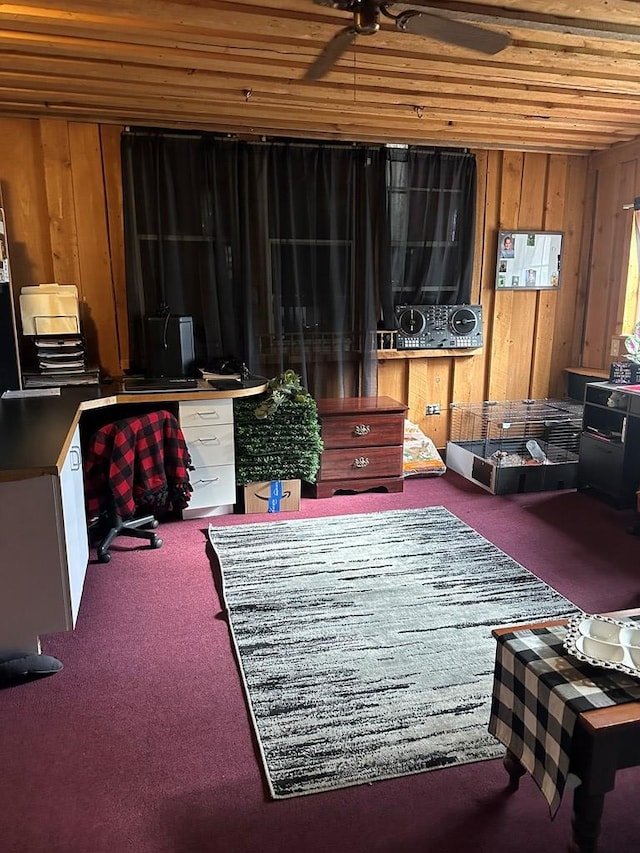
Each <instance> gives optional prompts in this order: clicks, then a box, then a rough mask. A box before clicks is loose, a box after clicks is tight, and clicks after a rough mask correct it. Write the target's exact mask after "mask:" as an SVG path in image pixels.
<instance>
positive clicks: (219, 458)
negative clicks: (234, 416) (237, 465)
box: [182, 424, 233, 468]
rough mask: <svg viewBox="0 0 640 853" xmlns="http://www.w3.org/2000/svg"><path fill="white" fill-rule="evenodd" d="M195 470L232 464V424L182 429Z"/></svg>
mask: <svg viewBox="0 0 640 853" xmlns="http://www.w3.org/2000/svg"><path fill="white" fill-rule="evenodd" d="M182 434H183V435H184V438H185V441H186V442H187V447H188V448H189V453H190V455H191V461H192V463H193V465H194V467H195V468H205V467H206V466H208V465H229V464H231V463H232V462H233V424H220V425H219V426H201V427H184V428H183V429H182Z"/></svg>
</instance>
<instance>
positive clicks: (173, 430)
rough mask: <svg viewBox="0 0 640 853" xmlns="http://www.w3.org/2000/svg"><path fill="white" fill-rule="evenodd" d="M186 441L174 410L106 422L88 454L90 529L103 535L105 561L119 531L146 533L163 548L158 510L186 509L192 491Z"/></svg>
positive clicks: (152, 544) (100, 549) (99, 551)
mask: <svg viewBox="0 0 640 853" xmlns="http://www.w3.org/2000/svg"><path fill="white" fill-rule="evenodd" d="M191 467H192V466H191V459H190V457H189V453H188V450H187V445H186V442H185V440H184V436H183V435H182V431H181V430H180V427H179V425H178V421H177V418H176V417H175V415H173V414H171V412H168V411H165V410H160V411H155V412H149V413H148V414H144V415H137V416H134V417H129V418H121V419H120V420H117V421H113V422H112V423H108V424H105V425H104V426H102V427H101V428H100V429H99V430H97V432H96V433H94V435H93V436H92V438H91V440H90V442H89V446H88V448H87V449H86V451H85V454H84V476H85V501H86V509H87V519H88V521H89V529H90V530H91V529H92V528H97V530H98V531H99V534H100V536H101V537H102V538H101V540H100V542H99V544H98V546H97V551H96V553H97V558H98V561H99V562H101V563H108V562H109V561H110V559H111V553H110V550H109V549H110V547H111V544H112V543H113V541H114V539H116V537H118V536H130V537H138V538H142V539H147V540H148V541H149V547H150V548H160V547H161V546H162V539H160V537H159V536H158V535H157V534H156V533H155V532H154V531H155V528H156V527H158V520H157V519H156V517H155V514H154V513H155V512H157V511H159V510H166V509H184V508H185V507H186V506H187V504H188V502H189V498H190V497H191V491H192V489H191V484H190V482H189V474H188V471H189V468H191Z"/></svg>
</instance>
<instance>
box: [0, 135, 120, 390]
mask: <svg viewBox="0 0 640 853" xmlns="http://www.w3.org/2000/svg"><path fill="white" fill-rule="evenodd" d="M120 132H121V128H120V127H116V126H100V125H96V124H91V123H83V122H66V121H59V120H51V119H43V120H37V119H33V120H31V119H0V183H1V185H2V192H3V200H4V205H5V212H6V219H7V234H8V240H9V260H10V265H11V274H12V284H13V289H14V293H15V296H16V305H18V298H19V293H20V289H21V288H22V287H24V286H26V285H31V284H42V283H45V282H57V283H58V284H75V285H76V286H77V287H78V295H79V299H80V315H81V321H82V328H83V331H84V333H85V336H86V339H87V351H88V354H89V357H90V358H91V359H92V360H93V361H95V362H96V363H99V364H100V365H101V367H102V369H103V371H104V373H106V374H111V375H118V374H120V373H121V372H122V371H121V365H124V364H126V362H127V358H128V343H127V329H126V302H125V298H124V295H125V283H124V248H123V236H122V201H121V198H122V183H121V178H120ZM18 325H20V318H19V317H18ZM22 348H23V352H24V355H25V357H26V358H28V356H29V342H28V341H24V340H23V341H22Z"/></svg>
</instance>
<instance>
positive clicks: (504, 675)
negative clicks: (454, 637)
mask: <svg viewBox="0 0 640 853" xmlns="http://www.w3.org/2000/svg"><path fill="white" fill-rule="evenodd" d="M625 621H632V620H628V619H625ZM633 621H640V617H639V618H637V620H633ZM566 633H567V629H566V627H565V626H556V627H550V628H532V629H526V630H520V631H517V630H516V631H512V632H509V633H506V634H502V635H501V636H498V637H497V638H496V639H497V649H496V663H495V670H494V684H493V696H492V703H491V717H490V721H489V732H490V733H491V734H493V735H494V736H495V737H496V738H497V739H498V740H499V741H500V742H501V743H503V744H504V745H505V747H507V749H508V750H510V751H511V752H512V753H513V754H514V755H515V756H516V758H518V759H519V761H520V763H521V764H522V766H523V767H524V768H525V770H527V771H528V772H529V773H530V774H531V776H532V777H533V779H534V781H535V782H536V784H537V785H538V787H539V788H540V790H541V791H542V793H543V794H544V796H545V798H546V800H547V802H548V803H549V809H550V811H551V816H552V817H554V816H555V814H556V812H557V810H558V808H559V806H560V802H561V800H562V795H563V792H564V789H565V786H566V783H567V776H568V775H569V763H570V759H571V740H572V737H573V731H574V727H575V723H576V720H577V718H578V714H580V713H582V712H583V711H590V710H593V709H594V708H605V707H609V706H611V705H617V704H619V703H621V702H633V701H635V700H638V699H640V681H639V680H638V679H637V678H634V677H632V676H630V675H626V674H625V673H622V672H617V671H615V670H609V669H604V668H601V667H597V666H593V665H591V664H589V663H583V662H581V661H579V660H578V659H577V658H576V657H574V656H572V655H571V654H570V653H569V652H567V651H566V649H565V648H564V647H563V641H564V639H565V637H566Z"/></svg>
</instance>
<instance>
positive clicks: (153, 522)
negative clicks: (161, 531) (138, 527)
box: [149, 518, 160, 530]
mask: <svg viewBox="0 0 640 853" xmlns="http://www.w3.org/2000/svg"><path fill="white" fill-rule="evenodd" d="M159 524H160V522H159V521H158V519H157V518H154V519H153V521H152V522H151V524H150V525H149V528H150V529H151V530H155V529H156V527H158V525H159Z"/></svg>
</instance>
